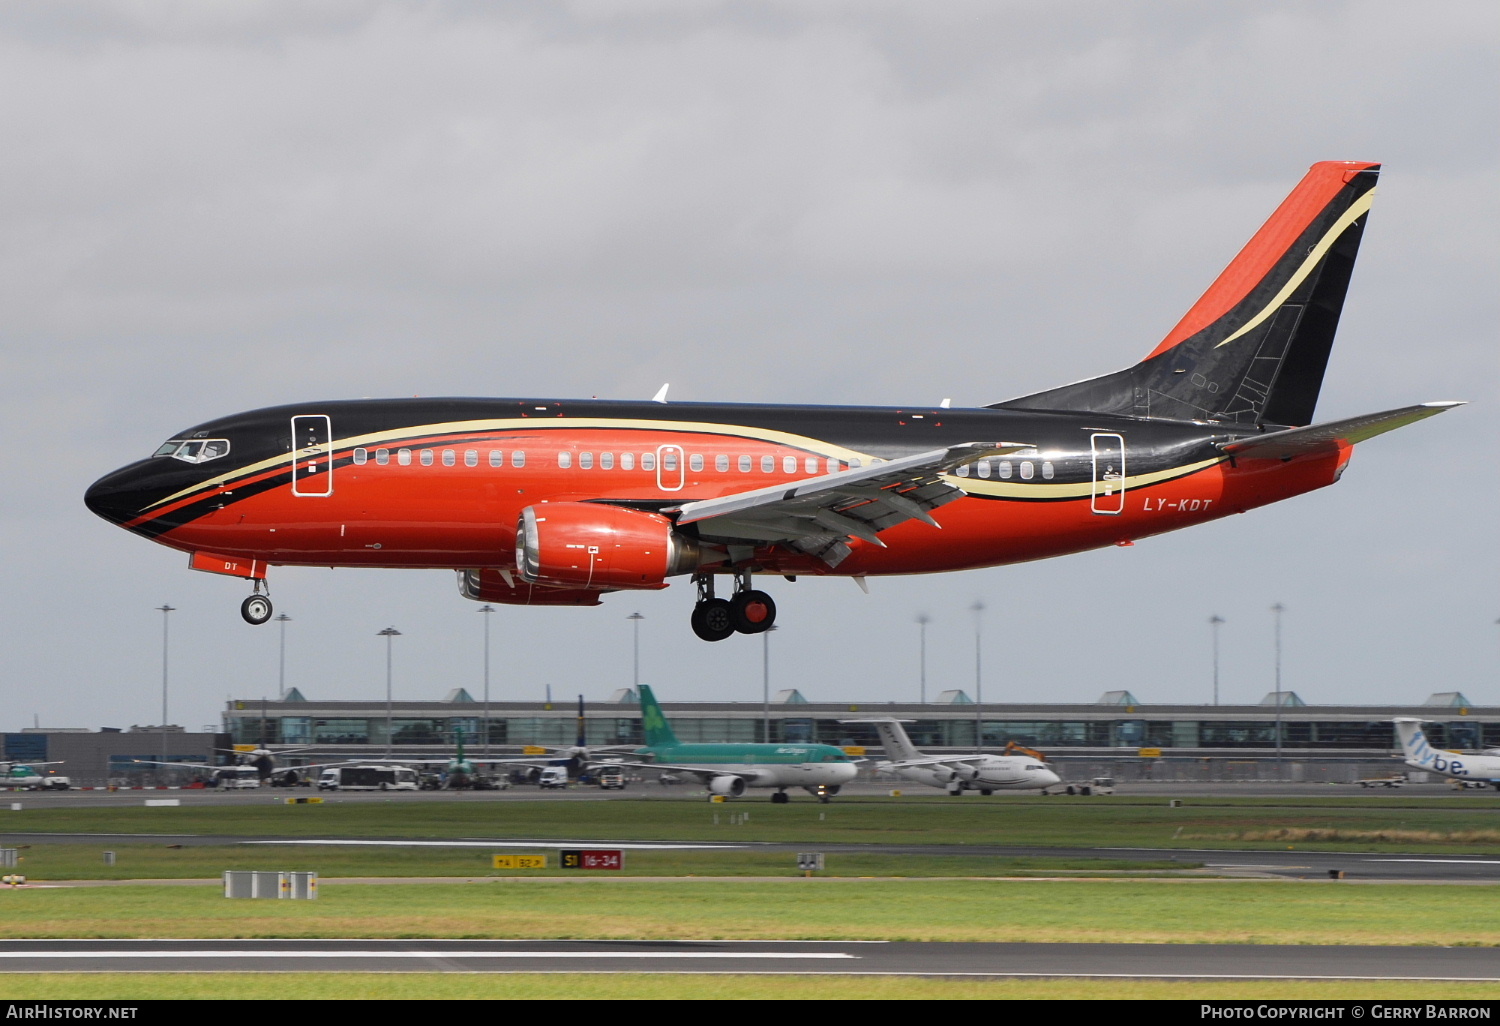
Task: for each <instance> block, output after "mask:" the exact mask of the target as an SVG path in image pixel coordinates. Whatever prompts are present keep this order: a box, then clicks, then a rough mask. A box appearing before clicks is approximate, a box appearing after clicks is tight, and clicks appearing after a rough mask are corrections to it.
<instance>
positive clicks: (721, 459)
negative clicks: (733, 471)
mask: <svg viewBox="0 0 1500 1026" xmlns="http://www.w3.org/2000/svg"><path fill="white" fill-rule="evenodd" d="M714 469H715V470H717V471H718V472H719V473H721V474H725V473H728V472H729V457H728V456H725V455H724V454H723V453H720V454H719V455H718V456H715V457H714Z"/></svg>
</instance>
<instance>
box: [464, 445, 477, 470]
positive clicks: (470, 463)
mask: <svg viewBox="0 0 1500 1026" xmlns="http://www.w3.org/2000/svg"><path fill="white" fill-rule="evenodd" d="M464 466H466V467H477V466H479V450H478V449H465V450H464Z"/></svg>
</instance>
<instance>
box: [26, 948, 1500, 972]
mask: <svg viewBox="0 0 1500 1026" xmlns="http://www.w3.org/2000/svg"><path fill="white" fill-rule="evenodd" d="M39 972H40V973H48V972H112V973H121V972H126V973H129V972H143V973H145V972H149V973H161V972H204V973H220V972H382V973H390V972H412V973H416V972H421V973H432V972H441V973H538V972H541V973H557V972H566V973H755V974H767V973H770V974H785V973H797V974H836V975H918V976H987V977H1055V978H1063V977H1094V978H1109V977H1121V978H1130V979H1223V980H1278V979H1286V980H1293V979H1296V980H1491V981H1493V980H1500V961H1497V959H1496V958H1495V954H1494V951H1493V950H1491V949H1487V948H1439V947H1344V946H1339V947H1331V946H1300V945H1299V946H1288V947H1276V946H1271V945H1254V944H1171V945H1163V944H973V943H919V942H906V941H863V942H861V941H837V942H834V941H535V940H516V941H508V940H470V941H427V940H402V941H372V940H343V941H319V940H302V941H284V940H277V941H244V940H227V941H226V940H218V941H96V940H54V941H0V973H39Z"/></svg>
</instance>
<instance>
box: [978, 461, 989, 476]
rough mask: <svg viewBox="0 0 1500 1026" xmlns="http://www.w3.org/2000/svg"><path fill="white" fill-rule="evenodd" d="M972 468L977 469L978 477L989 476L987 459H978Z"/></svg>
mask: <svg viewBox="0 0 1500 1026" xmlns="http://www.w3.org/2000/svg"><path fill="white" fill-rule="evenodd" d="M974 469H975V470H977V471H979V476H980V477H989V476H990V461H989V460H980V461H979V462H978V463H977V464H975V466H974Z"/></svg>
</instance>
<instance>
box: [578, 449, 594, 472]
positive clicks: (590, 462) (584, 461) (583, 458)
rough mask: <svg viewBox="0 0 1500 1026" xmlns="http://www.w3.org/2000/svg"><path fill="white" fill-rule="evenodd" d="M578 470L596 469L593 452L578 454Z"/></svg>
mask: <svg viewBox="0 0 1500 1026" xmlns="http://www.w3.org/2000/svg"><path fill="white" fill-rule="evenodd" d="M578 468H579V469H580V470H593V469H594V454H593V453H591V452H581V453H579V454H578Z"/></svg>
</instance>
